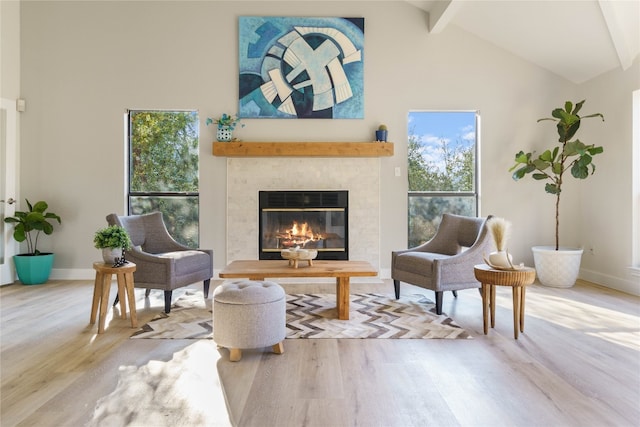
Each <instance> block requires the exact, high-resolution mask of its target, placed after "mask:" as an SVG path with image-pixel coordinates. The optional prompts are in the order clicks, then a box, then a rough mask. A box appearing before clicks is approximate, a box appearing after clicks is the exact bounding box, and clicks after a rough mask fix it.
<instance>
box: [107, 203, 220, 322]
mask: <svg viewBox="0 0 640 427" xmlns="http://www.w3.org/2000/svg"><path fill="white" fill-rule="evenodd" d="M107 223H108V224H109V225H120V226H122V227H124V229H125V230H127V232H128V233H129V237H131V242H132V244H133V248H132V249H131V250H130V251H128V252H127V253H126V259H127V260H128V261H132V262H134V263H136V271H135V272H134V273H133V280H134V286H135V287H136V288H146V289H147V293H146V295H147V296H148V295H149V290H150V289H161V290H163V291H164V311H165V313H169V312H170V311H171V296H172V291H173V290H174V289H176V288H180V287H183V286H187V285H190V284H192V283H196V282H199V281H203V283H204V297H205V298H208V296H209V284H210V283H211V278H212V277H213V251H212V250H211V249H197V250H196V249H191V248H189V247H187V246H184V245H182V244H180V243H178V242H176V241H175V240H174V239H173V238H172V237H171V235H170V234H169V232H168V231H167V228H166V227H165V225H164V221H163V220H162V213H161V212H153V213H150V214H144V215H130V216H118V215H116V214H113V213H112V214H109V215H107Z"/></svg>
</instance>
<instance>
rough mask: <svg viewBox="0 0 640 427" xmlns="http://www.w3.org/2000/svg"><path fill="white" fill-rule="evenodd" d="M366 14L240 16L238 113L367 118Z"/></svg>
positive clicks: (256, 116)
mask: <svg viewBox="0 0 640 427" xmlns="http://www.w3.org/2000/svg"><path fill="white" fill-rule="evenodd" d="M363 54H364V18H313V17H308V18H306V17H253V16H243V17H240V20H239V61H240V63H239V65H240V79H239V101H240V106H239V116H240V117H245V118H299V119H302V118H323V119H362V118H364V93H363V92H364V79H363V76H364V65H363Z"/></svg>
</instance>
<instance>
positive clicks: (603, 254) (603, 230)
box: [576, 58, 640, 295]
mask: <svg viewBox="0 0 640 427" xmlns="http://www.w3.org/2000/svg"><path fill="white" fill-rule="evenodd" d="M639 89H640V59H638V58H636V61H635V62H634V63H633V65H632V67H630V68H629V69H628V70H626V71H624V72H623V71H620V70H615V71H611V72H609V73H606V74H603V75H602V76H599V77H598V78H595V79H593V80H591V81H590V82H587V83H585V84H583V85H581V86H580V94H581V96H583V97H585V98H587V103H585V107H584V109H583V111H584V112H585V113H588V112H600V113H602V114H603V115H604V117H605V122H604V123H602V122H600V121H599V120H596V121H594V120H593V119H592V120H590V121H589V123H588V124H587V122H586V121H585V122H583V123H584V125H583V126H581V129H580V131H579V132H580V133H581V135H582V136H583V137H581V138H580V140H581V141H583V142H585V143H587V144H590V143H595V144H599V145H602V146H603V147H604V153H603V154H602V155H599V156H598V157H596V158H594V163H596V165H597V169H596V173H595V174H594V175H593V176H592V177H590V178H589V179H588V180H589V182H588V185H585V184H587V183H586V182H585V183H581V184H580V193H581V198H580V209H581V212H580V216H579V221H576V223H577V224H578V228H579V230H580V231H581V236H582V239H583V240H582V243H583V244H584V247H585V254H584V256H583V257H582V271H581V277H583V278H585V279H586V280H590V281H593V282H596V283H606V284H607V285H608V286H611V287H614V288H616V289H620V290H623V291H627V292H630V293H634V294H637V295H640V281H639V280H638V276H637V275H636V276H635V277H634V276H632V272H631V270H630V269H629V267H631V266H632V264H633V260H632V254H633V242H632V238H633V237H634V236H633V235H632V232H631V230H632V220H633V219H632V212H633V207H632V203H633V194H632V177H633V173H632V172H633V170H632V161H633V158H632V127H633V126H632V123H633V109H632V107H633V104H632V101H633V99H632V96H633V95H632V93H633V91H634V90H639ZM587 108H588V109H587ZM635 120H636V121H639V120H640V117H635ZM590 248H593V253H591V252H590V251H589V250H588V249H590Z"/></svg>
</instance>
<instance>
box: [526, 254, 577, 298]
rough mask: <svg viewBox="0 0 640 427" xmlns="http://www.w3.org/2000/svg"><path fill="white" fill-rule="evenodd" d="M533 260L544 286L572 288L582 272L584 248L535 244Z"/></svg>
mask: <svg viewBox="0 0 640 427" xmlns="http://www.w3.org/2000/svg"><path fill="white" fill-rule="evenodd" d="M531 250H532V251H533V262H534V264H535V267H536V274H537V276H538V280H539V281H540V283H541V284H543V285H544V286H551V287H554V288H570V287H571V286H573V285H575V284H576V280H577V279H578V273H580V261H581V259H582V252H583V250H582V249H578V248H563V247H560V249H559V250H557V251H556V250H555V246H534V247H532V248H531Z"/></svg>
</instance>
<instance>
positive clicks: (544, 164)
mask: <svg viewBox="0 0 640 427" xmlns="http://www.w3.org/2000/svg"><path fill="white" fill-rule="evenodd" d="M532 164H533V166H534V167H535V168H536V169H538V170H540V171H543V170H545V169H547V168H548V167H549V166H550V165H551V162H549V161H546V160H542V159H539V158H538V159H535V160H534V161H533V162H532Z"/></svg>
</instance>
